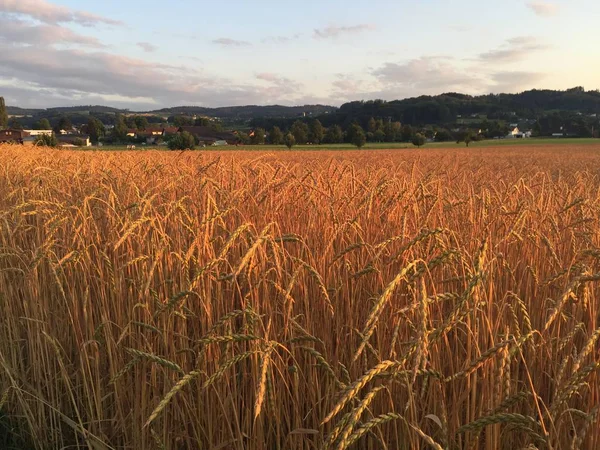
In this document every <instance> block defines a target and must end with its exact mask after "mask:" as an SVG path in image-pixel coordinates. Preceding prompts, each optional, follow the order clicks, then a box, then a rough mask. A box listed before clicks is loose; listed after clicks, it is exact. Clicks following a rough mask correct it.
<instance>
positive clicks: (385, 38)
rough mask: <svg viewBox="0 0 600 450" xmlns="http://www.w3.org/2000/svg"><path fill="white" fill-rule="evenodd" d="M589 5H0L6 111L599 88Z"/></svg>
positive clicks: (0, 70) (263, 1)
mask: <svg viewBox="0 0 600 450" xmlns="http://www.w3.org/2000/svg"><path fill="white" fill-rule="evenodd" d="M599 22H600V2H598V1H596V0H553V1H549V0H548V1H547V0H503V1H493V2H492V1H485V2H482V1H475V0H454V1H450V0H411V1H405V0H370V1H364V0H360V1H357V0H304V1H302V2H292V1H288V0H254V1H250V0H221V1H204V0H170V1H164V0H162V1H154V0H145V1H138V0H119V1H114V0H102V1H93V2H92V1H87V0H0V96H4V98H5V100H6V103H7V104H8V105H12V106H21V107H31V108H46V107H53V106H72V105H90V104H94V105H96V104H99V105H110V106H116V107H122V108H129V109H132V110H140V111H141V110H150V109H158V108H162V107H170V106H178V105H198V106H209V107H218V106H234V105H248V104H257V105H268V104H281V105H304V104H314V103H320V104H327V105H335V106H339V105H340V104H342V103H345V102H348V101H353V100H369V99H378V98H379V99H384V100H394V99H401V98H407V97H414V96H418V95H436V94H441V93H443V92H461V93H466V94H472V95H477V94H487V93H501V92H510V93H514V92H521V91H524V90H527V89H532V88H537V89H567V88H570V87H574V86H583V87H585V88H586V89H588V90H591V89H598V88H599V87H600V58H599V55H598V50H597V49H598V45H597V44H598V38H600V31H598V28H597V24H598V23H599Z"/></svg>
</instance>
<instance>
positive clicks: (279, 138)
mask: <svg viewBox="0 0 600 450" xmlns="http://www.w3.org/2000/svg"><path fill="white" fill-rule="evenodd" d="M269 143H271V144H273V145H281V144H283V133H282V132H281V129H280V128H279V127H273V129H272V130H271V132H270V133H269Z"/></svg>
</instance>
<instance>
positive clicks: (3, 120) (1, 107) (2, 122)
mask: <svg viewBox="0 0 600 450" xmlns="http://www.w3.org/2000/svg"><path fill="white" fill-rule="evenodd" d="M7 125H8V113H7V112H6V104H5V103H4V97H0V130H1V129H2V128H5V127H6V126H7Z"/></svg>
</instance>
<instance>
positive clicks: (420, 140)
mask: <svg viewBox="0 0 600 450" xmlns="http://www.w3.org/2000/svg"><path fill="white" fill-rule="evenodd" d="M426 142H427V139H426V138H425V136H423V135H422V134H421V133H417V134H415V135H413V137H412V143H413V145H416V146H417V147H421V146H423V145H425V143H426Z"/></svg>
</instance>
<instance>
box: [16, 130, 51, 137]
mask: <svg viewBox="0 0 600 450" xmlns="http://www.w3.org/2000/svg"><path fill="white" fill-rule="evenodd" d="M23 131H25V132H26V133H28V134H29V136H32V137H38V136H52V133H54V131H52V130H23Z"/></svg>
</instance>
